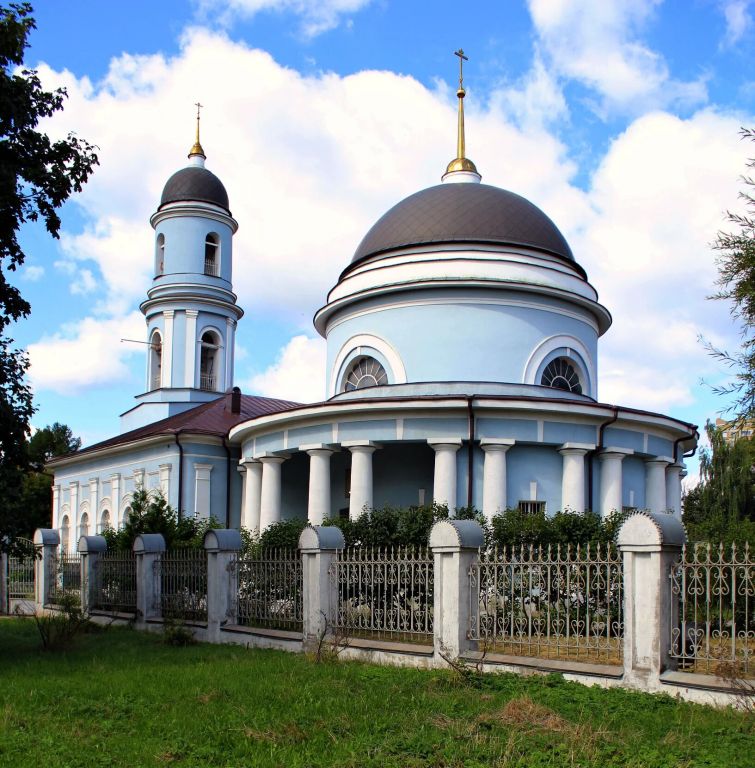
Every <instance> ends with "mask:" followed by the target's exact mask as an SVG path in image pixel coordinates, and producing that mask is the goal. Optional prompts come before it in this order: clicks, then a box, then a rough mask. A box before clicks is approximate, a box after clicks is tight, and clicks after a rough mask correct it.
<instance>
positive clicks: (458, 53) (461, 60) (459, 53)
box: [454, 48, 469, 88]
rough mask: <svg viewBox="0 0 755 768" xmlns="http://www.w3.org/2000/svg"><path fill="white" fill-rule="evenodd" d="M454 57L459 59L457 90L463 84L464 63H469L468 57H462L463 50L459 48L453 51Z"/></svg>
mask: <svg viewBox="0 0 755 768" xmlns="http://www.w3.org/2000/svg"><path fill="white" fill-rule="evenodd" d="M454 56H458V57H459V88H462V87H463V84H464V62H465V61H469V56H465V55H464V49H463V48H459V50H458V51H454Z"/></svg>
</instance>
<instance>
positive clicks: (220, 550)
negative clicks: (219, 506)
mask: <svg viewBox="0 0 755 768" xmlns="http://www.w3.org/2000/svg"><path fill="white" fill-rule="evenodd" d="M241 546H242V541H241V534H240V533H239V532H238V531H234V530H231V529H228V528H222V529H221V528H213V529H211V530H209V531H207V533H206V534H205V535H204V549H205V552H206V553H207V639H208V640H209V641H210V642H219V641H220V630H221V628H222V627H223V626H224V625H225V624H228V623H229V622H230V623H232V624H234V623H235V620H236V605H237V600H236V596H237V593H238V568H237V567H236V558H237V557H238V554H239V550H240V549H241Z"/></svg>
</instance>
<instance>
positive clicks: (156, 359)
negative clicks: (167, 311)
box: [149, 331, 163, 389]
mask: <svg viewBox="0 0 755 768" xmlns="http://www.w3.org/2000/svg"><path fill="white" fill-rule="evenodd" d="M162 369H163V340H162V337H161V336H160V331H154V332H153V334H152V337H151V338H150V340H149V388H150V389H159V388H160V385H161V383H162Z"/></svg>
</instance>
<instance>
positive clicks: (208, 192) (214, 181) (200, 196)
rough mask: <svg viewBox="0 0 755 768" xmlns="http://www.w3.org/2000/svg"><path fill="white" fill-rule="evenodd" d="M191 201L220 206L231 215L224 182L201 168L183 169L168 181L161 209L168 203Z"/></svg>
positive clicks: (190, 167) (161, 199)
mask: <svg viewBox="0 0 755 768" xmlns="http://www.w3.org/2000/svg"><path fill="white" fill-rule="evenodd" d="M189 201H197V202H201V203H212V204H213V205H219V206H220V207H221V208H224V209H225V210H226V211H228V212H229V213H230V210H229V208H228V193H227V192H226V191H225V187H224V186H223V182H222V181H220V179H219V178H218V177H217V176H216V175H215V174H214V173H211V172H210V171H208V170H207V169H206V168H202V167H201V166H188V167H187V168H182V169H181V170H180V171H176V173H174V174H173V175H172V176H171V177H170V178H169V179H168V182H167V183H166V185H165V188H164V189H163V194H162V197H161V198H160V208H162V206H164V205H167V204H168V203H179V202H189Z"/></svg>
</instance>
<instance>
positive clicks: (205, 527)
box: [103, 488, 220, 551]
mask: <svg viewBox="0 0 755 768" xmlns="http://www.w3.org/2000/svg"><path fill="white" fill-rule="evenodd" d="M211 528H220V523H219V522H218V521H217V520H216V519H215V518H214V517H210V518H209V520H198V519H197V518H194V517H184V518H183V519H181V520H179V519H178V515H177V514H176V510H175V509H173V507H171V506H170V504H168V502H167V500H166V498H165V496H164V495H163V493H162V491H160V490H153V491H147V490H145V489H144V488H137V490H136V491H135V492H134V496H133V498H132V500H131V514H130V515H129V517H128V520H127V521H126V523H125V524H124V526H123V528H121V529H120V530H119V531H114V530H112V529H110V530H108V531H105V532H104V533H103V536H104V537H105V539H106V540H107V545H108V549H117V550H121V551H123V550H130V549H131V548H132V547H133V546H134V539H136V537H137V536H139V535H140V534H142V533H160V534H162V536H163V538H164V539H165V546H166V548H167V549H201V548H202V544H203V541H204V535H205V533H207V531H209V530H210V529H211Z"/></svg>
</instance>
